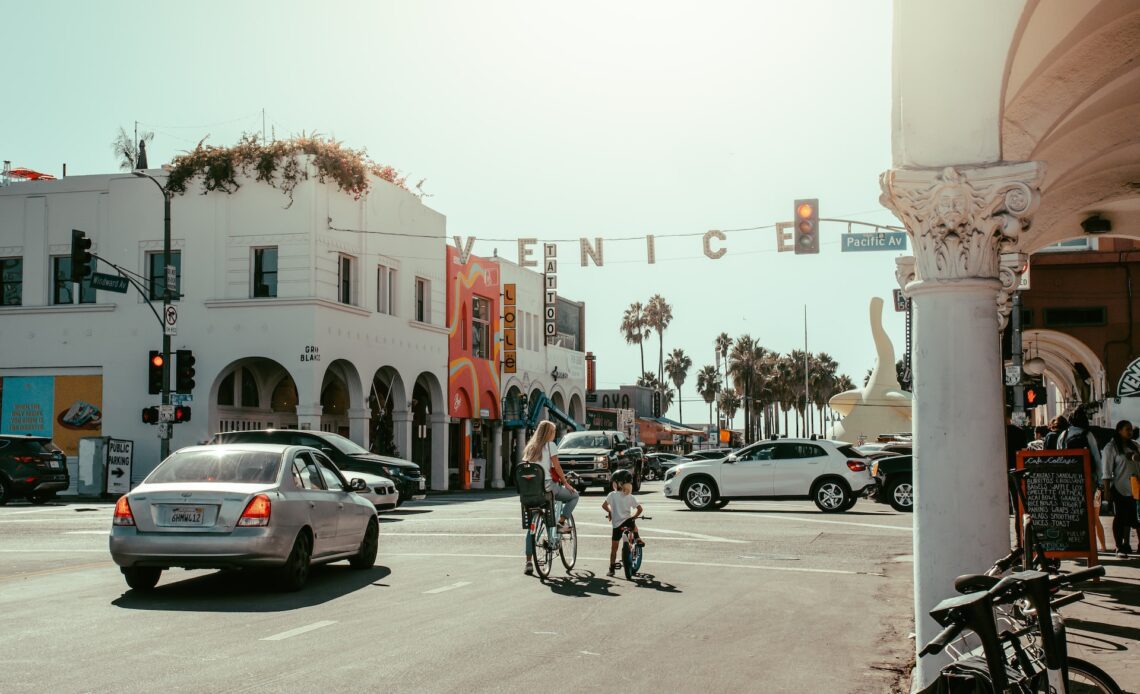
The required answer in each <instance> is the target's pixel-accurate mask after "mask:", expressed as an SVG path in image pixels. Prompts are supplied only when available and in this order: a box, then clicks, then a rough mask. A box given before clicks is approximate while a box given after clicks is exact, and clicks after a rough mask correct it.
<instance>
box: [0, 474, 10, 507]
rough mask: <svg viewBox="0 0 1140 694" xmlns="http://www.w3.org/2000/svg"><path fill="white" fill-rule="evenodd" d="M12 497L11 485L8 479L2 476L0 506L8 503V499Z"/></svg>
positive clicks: (0, 478)
mask: <svg viewBox="0 0 1140 694" xmlns="http://www.w3.org/2000/svg"><path fill="white" fill-rule="evenodd" d="M11 497H12V490H11V487H9V486H8V480H6V479H4V478H3V477H0V506H3V505H4V504H6V503H8V499H10V498H11Z"/></svg>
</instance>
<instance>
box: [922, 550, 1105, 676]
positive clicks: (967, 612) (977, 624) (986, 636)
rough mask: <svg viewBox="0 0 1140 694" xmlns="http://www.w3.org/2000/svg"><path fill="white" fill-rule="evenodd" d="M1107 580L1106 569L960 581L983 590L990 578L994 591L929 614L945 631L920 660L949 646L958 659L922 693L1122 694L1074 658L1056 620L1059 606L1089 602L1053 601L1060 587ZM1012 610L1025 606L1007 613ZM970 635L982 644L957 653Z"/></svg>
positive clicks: (951, 600) (1078, 595) (946, 602)
mask: <svg viewBox="0 0 1140 694" xmlns="http://www.w3.org/2000/svg"><path fill="white" fill-rule="evenodd" d="M1006 559H1008V557H1007V558H1006ZM1001 561H1002V560H999V562H1001ZM999 562H995V565H996V564H997V563H999ZM1103 575H1104V567H1101V566H1097V567H1092V568H1089V569H1082V570H1080V571H1075V572H1073V573H1070V574H1062V575H1057V576H1050V575H1049V574H1047V573H1045V572H1043V571H1020V572H1017V573H1014V574H1011V575H1009V576H1006V577H1004V578H1001V579H997V578H996V577H992V576H985V575H979V576H965V577H961V578H960V579H959V583H961V584H962V587H977V586H978V585H980V584H982V583H986V582H987V581H986V580H985V579H990V580H992V581H994V582H992V585H990V587H989V588H986V589H983V590H976V591H973V592H970V593H968V594H966V595H961V596H958V597H954V598H948V599H946V600H943V601H942V602H941V603H939V604H938V605H937V606H935V608H934V609H933V610H931V611H930V615H931V616H932V617H933V618H934V619H935V621H937V622H938V623H939V624H940V625H942V626H944V627H945V629H943V631H942V632H941V633H939V634H938V635H937V636H935V637H934V638H933V639H931V641H930V642H929V643H927V644H926V645H925V646H924V647H923V649H922V650H921V651H920V652H919V656H920V657H923V656H927V655H931V654H935V653H939V652H941V651H942V650H943V649H947V648H948V647H950V648H951V653H952V654H954V655H955V659H954V661H953V662H951V663H950V664H948V665H946V666H945V667H943V668H942V670H941V672H940V675H939V678H938V680H937V681H935V682H934V683H933V684H931V685H930V686H929V687H927V688H926V689H924V690H923V693H924V694H935V693H946V692H958V691H969V692H987V691H989V692H997V693H1003V694H1004V693H1006V692H1018V693H1022V692H1023V693H1026V694H1028V693H1031V692H1032V693H1036V692H1050V693H1053V692H1056V693H1057V694H1084V693H1085V692H1106V693H1108V694H1115V693H1117V692H1120V691H1121V690H1120V687H1119V686H1118V685H1117V684H1116V682H1115V681H1113V679H1112V678H1111V677H1110V676H1109V675H1108V674H1107V673H1105V672H1104V671H1103V670H1101V669H1100V668H1098V667H1097V666H1095V665H1093V664H1092V663H1089V662H1087V661H1084V660H1081V659H1079V658H1072V657H1069V656H1068V648H1067V644H1066V639H1065V630H1064V624H1063V621H1062V620H1060V619H1059V618H1055V614H1056V610H1057V609H1058V608H1060V607H1062V606H1064V605H1067V604H1070V603H1073V602H1076V601H1078V600H1081V599H1082V598H1083V597H1084V594H1083V593H1080V592H1075V593H1071V594H1066V595H1061V596H1059V597H1056V598H1054V597H1053V595H1055V594H1056V593H1057V591H1058V590H1059V589H1061V588H1063V587H1067V586H1072V585H1075V584H1077V583H1080V582H1082V581H1087V580H1089V579H1091V578H1095V577H1099V576H1103ZM1014 605H1021V606H1020V607H1019V608H1018V609H1009V608H1010V607H1011V606H1014ZM995 609H996V615H997V616H995ZM966 630H969V631H970V632H972V633H973V635H974V636H975V637H976V638H977V639H978V641H979V642H980V645H979V646H978V647H976V648H972V649H968V650H960V649H959V648H954V647H952V644H955V643H959V644H960V643H962V642H961V641H960V640H959V635H960V634H961V633H962V632H964V631H966Z"/></svg>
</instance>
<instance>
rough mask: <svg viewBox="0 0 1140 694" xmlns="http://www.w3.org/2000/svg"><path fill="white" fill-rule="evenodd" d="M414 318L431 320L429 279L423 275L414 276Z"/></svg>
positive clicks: (428, 321)
mask: <svg viewBox="0 0 1140 694" xmlns="http://www.w3.org/2000/svg"><path fill="white" fill-rule="evenodd" d="M416 320H418V321H419V322H421V323H430V322H431V281H430V280H425V279H424V278H423V277H417V278H416Z"/></svg>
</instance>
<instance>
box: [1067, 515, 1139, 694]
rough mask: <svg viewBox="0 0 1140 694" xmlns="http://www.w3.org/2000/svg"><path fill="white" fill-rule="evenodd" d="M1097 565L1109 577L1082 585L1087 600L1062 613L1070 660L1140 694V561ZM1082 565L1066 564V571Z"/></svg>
mask: <svg viewBox="0 0 1140 694" xmlns="http://www.w3.org/2000/svg"><path fill="white" fill-rule="evenodd" d="M1111 541H1112V535H1111V533H1110V534H1109V542H1110V544H1111ZM1099 560H1100V562H1101V563H1102V564H1103V565H1104V568H1105V571H1106V574H1105V577H1104V578H1103V579H1101V580H1099V581H1096V582H1089V583H1084V584H1082V585H1081V586H1080V587H1081V590H1083V591H1084V593H1085V599H1084V600H1083V601H1081V602H1077V603H1074V604H1072V605H1069V606H1067V607H1065V608H1064V610H1063V612H1064V615H1065V625H1066V627H1067V629H1068V641H1069V654H1070V655H1072V656H1074V657H1077V658H1081V659H1084V660H1087V661H1089V662H1091V663H1093V664H1094V665H1097V666H1098V667H1100V668H1101V669H1102V670H1104V671H1105V672H1107V673H1108V674H1110V675H1112V677H1113V679H1115V680H1116V681H1117V683H1118V684H1119V685H1120V686H1121V688H1123V689H1124V691H1126V692H1133V693H1140V557H1137V556H1136V555H1131V556H1130V557H1129V558H1128V559H1117V558H1116V557H1114V556H1112V555H1111V554H1101V555H1100V557H1099ZM1083 564H1084V562H1072V563H1070V562H1066V566H1065V569H1066V570H1067V569H1069V568H1070V566H1071V565H1081V566H1083ZM1074 568H1075V567H1074Z"/></svg>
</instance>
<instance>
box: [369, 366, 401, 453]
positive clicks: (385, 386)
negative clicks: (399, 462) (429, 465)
mask: <svg viewBox="0 0 1140 694" xmlns="http://www.w3.org/2000/svg"><path fill="white" fill-rule="evenodd" d="M368 415H369V437H368V440H369V450H371V451H372V452H373V453H378V454H380V455H389V456H393V457H397V458H401V457H408V456H409V455H410V454H411V447H410V446H409V440H410V439H409V431H408V425H409V423H410V421H411V418H410V415H409V411H408V392H407V386H405V385H404V379H403V378H402V377H401V376H400V372H399V371H398V370H397V369H396V368H395V367H393V366H382V367H380V368H379V369H377V370H376V373H375V374H373V375H372V381H371V383H370V385H369V392H368Z"/></svg>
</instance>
